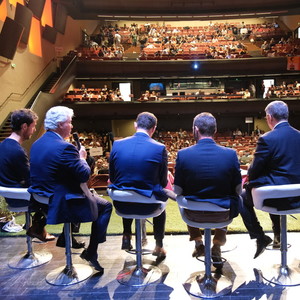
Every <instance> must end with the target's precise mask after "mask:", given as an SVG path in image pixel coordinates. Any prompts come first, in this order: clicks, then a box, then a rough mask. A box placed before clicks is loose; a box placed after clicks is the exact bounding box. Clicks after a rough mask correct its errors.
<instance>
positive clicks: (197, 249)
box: [192, 244, 205, 257]
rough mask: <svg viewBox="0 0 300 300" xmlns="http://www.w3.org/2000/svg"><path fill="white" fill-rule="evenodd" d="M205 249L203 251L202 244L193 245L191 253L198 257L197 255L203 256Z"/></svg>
mask: <svg viewBox="0 0 300 300" xmlns="http://www.w3.org/2000/svg"><path fill="white" fill-rule="evenodd" d="M204 254H205V251H204V245H203V244H200V245H198V246H195V249H194V252H193V253H192V256H193V257H199V256H204Z"/></svg>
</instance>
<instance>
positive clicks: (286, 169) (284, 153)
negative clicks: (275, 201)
mask: <svg viewBox="0 0 300 300" xmlns="http://www.w3.org/2000/svg"><path fill="white" fill-rule="evenodd" d="M299 153H300V132H299V131H298V130H296V129H294V128H293V127H291V126H290V125H289V124H288V122H283V123H280V124H278V125H277V126H276V127H275V128H274V129H273V130H272V131H269V132H268V133H266V134H265V135H263V136H262V137H260V139H259V140H258V143H257V149H256V152H255V156H254V161H253V164H252V166H251V167H250V168H249V181H250V183H251V185H252V186H259V185H270V184H271V185H272V184H289V183H299V182H300V155H299Z"/></svg>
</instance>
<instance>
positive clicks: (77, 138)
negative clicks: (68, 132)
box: [73, 132, 81, 150]
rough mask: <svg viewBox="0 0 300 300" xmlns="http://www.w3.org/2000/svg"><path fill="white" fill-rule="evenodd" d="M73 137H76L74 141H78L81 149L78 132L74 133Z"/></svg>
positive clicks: (78, 147) (77, 143) (77, 144)
mask: <svg viewBox="0 0 300 300" xmlns="http://www.w3.org/2000/svg"><path fill="white" fill-rule="evenodd" d="M73 139H74V141H75V143H76V146H77V149H78V150H79V149H80V148H81V144H80V141H79V136H78V133H77V132H74V133H73Z"/></svg>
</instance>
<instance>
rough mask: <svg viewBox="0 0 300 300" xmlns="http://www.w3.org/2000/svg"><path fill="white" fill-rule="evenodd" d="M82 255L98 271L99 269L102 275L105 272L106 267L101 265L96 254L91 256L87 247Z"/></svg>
mask: <svg viewBox="0 0 300 300" xmlns="http://www.w3.org/2000/svg"><path fill="white" fill-rule="evenodd" d="M80 257H81V258H82V259H84V260H86V261H87V262H89V263H90V265H91V266H92V267H93V268H94V269H95V270H97V271H99V273H101V275H102V274H103V273H104V269H103V268H102V267H101V266H100V264H99V262H98V260H97V257H96V256H94V257H92V256H89V254H88V252H87V250H86V249H84V250H83V252H82V253H81V254H80Z"/></svg>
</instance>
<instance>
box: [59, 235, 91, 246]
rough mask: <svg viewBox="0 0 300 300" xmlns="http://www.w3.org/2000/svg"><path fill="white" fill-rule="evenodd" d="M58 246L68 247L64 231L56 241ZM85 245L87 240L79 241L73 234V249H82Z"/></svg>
mask: <svg viewBox="0 0 300 300" xmlns="http://www.w3.org/2000/svg"><path fill="white" fill-rule="evenodd" d="M56 246H57V247H61V248H65V247H66V241H65V235H64V234H63V233H62V234H61V235H60V236H59V237H58V239H57V241H56ZM84 246H85V242H79V241H77V240H76V239H75V238H74V237H73V236H72V248H73V249H81V248H84Z"/></svg>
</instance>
